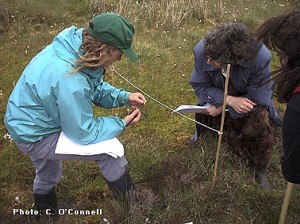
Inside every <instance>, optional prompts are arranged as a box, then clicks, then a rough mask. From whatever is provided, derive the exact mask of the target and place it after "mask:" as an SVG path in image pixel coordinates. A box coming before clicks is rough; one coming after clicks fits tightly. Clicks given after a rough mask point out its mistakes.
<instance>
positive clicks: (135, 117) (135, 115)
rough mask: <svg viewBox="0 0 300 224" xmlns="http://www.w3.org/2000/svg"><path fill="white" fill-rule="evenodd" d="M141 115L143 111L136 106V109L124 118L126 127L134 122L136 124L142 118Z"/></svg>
mask: <svg viewBox="0 0 300 224" xmlns="http://www.w3.org/2000/svg"><path fill="white" fill-rule="evenodd" d="M141 116H142V113H141V111H140V110H139V109H138V108H134V110H133V111H131V112H130V114H129V115H127V116H126V117H125V118H124V120H125V123H126V127H128V126H129V125H132V124H136V123H137V122H138V121H139V120H140V118H141Z"/></svg>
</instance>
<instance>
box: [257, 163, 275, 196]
mask: <svg viewBox="0 0 300 224" xmlns="http://www.w3.org/2000/svg"><path fill="white" fill-rule="evenodd" d="M255 179H256V182H257V183H258V185H259V186H260V187H261V188H263V189H265V190H268V191H269V190H272V187H271V185H270V183H269V180H268V169H267V168H255Z"/></svg>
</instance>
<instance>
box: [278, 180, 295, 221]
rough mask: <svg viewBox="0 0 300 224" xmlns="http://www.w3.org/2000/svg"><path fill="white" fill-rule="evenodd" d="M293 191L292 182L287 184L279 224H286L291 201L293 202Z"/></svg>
mask: <svg viewBox="0 0 300 224" xmlns="http://www.w3.org/2000/svg"><path fill="white" fill-rule="evenodd" d="M292 190H293V184H292V183H290V182H287V186H286V191H285V195H284V199H283V203H282V207H281V213H280V219H279V224H284V223H285V219H286V215H287V211H288V208H289V204H290V200H291V195H292Z"/></svg>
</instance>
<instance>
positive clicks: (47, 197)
mask: <svg viewBox="0 0 300 224" xmlns="http://www.w3.org/2000/svg"><path fill="white" fill-rule="evenodd" d="M33 198H34V210H37V211H38V212H39V214H40V216H41V215H48V216H49V217H53V218H56V217H57V212H58V211H57V200H56V192H55V188H53V189H52V190H51V191H50V192H49V193H48V194H33Z"/></svg>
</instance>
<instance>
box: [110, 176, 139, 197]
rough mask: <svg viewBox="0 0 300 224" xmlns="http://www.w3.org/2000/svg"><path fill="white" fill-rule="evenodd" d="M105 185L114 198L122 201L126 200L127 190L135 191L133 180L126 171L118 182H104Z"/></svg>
mask: <svg viewBox="0 0 300 224" xmlns="http://www.w3.org/2000/svg"><path fill="white" fill-rule="evenodd" d="M106 183H107V185H108V187H109V188H110V190H111V191H112V192H113V193H114V194H115V196H116V197H117V198H118V199H119V200H122V201H125V200H126V193H127V192H128V191H129V190H134V189H135V187H134V183H133V180H132V179H131V176H130V175H129V173H128V171H126V172H125V173H124V174H123V175H122V176H121V177H120V178H119V179H118V180H116V181H114V182H109V181H106Z"/></svg>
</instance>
